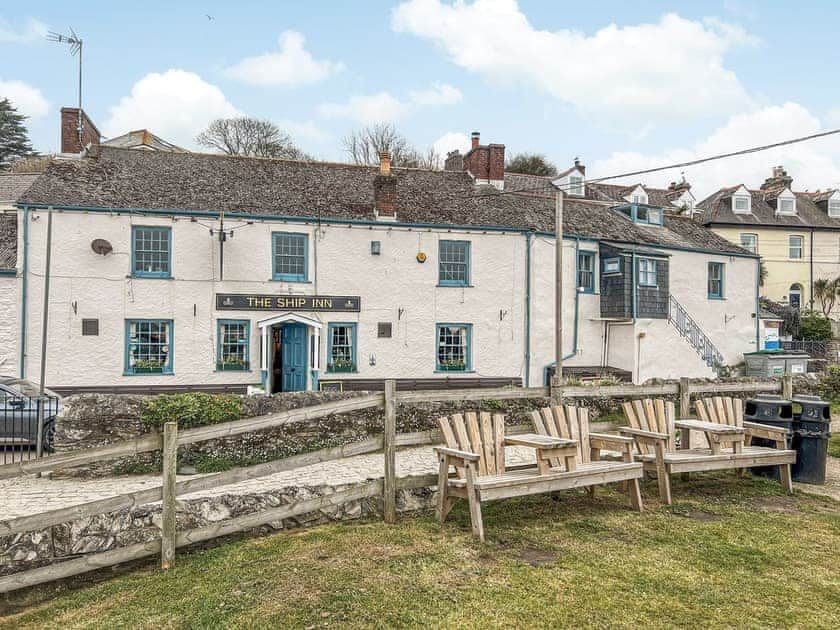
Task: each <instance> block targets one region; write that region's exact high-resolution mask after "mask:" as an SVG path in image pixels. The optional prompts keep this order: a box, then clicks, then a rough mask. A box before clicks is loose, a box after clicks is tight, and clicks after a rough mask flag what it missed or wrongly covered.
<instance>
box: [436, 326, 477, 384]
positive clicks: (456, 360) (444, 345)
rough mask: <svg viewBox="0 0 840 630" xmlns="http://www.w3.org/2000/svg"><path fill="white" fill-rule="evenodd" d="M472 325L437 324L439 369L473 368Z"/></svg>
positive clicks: (457, 370) (461, 369) (459, 370)
mask: <svg viewBox="0 0 840 630" xmlns="http://www.w3.org/2000/svg"><path fill="white" fill-rule="evenodd" d="M471 343H472V325H471V324H438V325H437V369H438V371H446V372H466V371H468V370H470V369H471V366H472V356H471Z"/></svg>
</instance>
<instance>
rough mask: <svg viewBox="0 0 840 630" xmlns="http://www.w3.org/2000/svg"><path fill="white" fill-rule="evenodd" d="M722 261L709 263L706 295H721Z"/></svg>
mask: <svg viewBox="0 0 840 630" xmlns="http://www.w3.org/2000/svg"><path fill="white" fill-rule="evenodd" d="M723 270H724V266H723V263H719V262H710V263H709V281H708V296H709V297H710V298H722V297H723Z"/></svg>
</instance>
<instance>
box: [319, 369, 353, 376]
mask: <svg viewBox="0 0 840 630" xmlns="http://www.w3.org/2000/svg"><path fill="white" fill-rule="evenodd" d="M358 373H359V370H338V371H337V372H331V371H329V370H327V371H325V372H324V374H329V375H330V376H336V375H338V374H358Z"/></svg>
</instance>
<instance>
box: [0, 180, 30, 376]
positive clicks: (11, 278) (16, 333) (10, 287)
mask: <svg viewBox="0 0 840 630" xmlns="http://www.w3.org/2000/svg"><path fill="white" fill-rule="evenodd" d="M38 175H39V174H38V173H0V375H7V376H12V375H14V373H15V371H16V368H17V366H18V365H19V362H20V356H19V346H18V339H19V338H20V301H21V295H20V291H21V281H20V277H19V274H18V268H19V266H20V265H19V257H18V248H19V241H20V240H22V239H21V238H20V237H19V230H18V216H17V209H16V208H15V207H14V203H15V201H17V200H18V199H19V198H20V196H21V195H22V194H23V193H24V192H26V190H27V189H28V188H29V187H30V186H31V185H32V183H33V182H34V181H35V180H36V179H37V177H38Z"/></svg>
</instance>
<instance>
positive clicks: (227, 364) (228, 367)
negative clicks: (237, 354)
mask: <svg viewBox="0 0 840 630" xmlns="http://www.w3.org/2000/svg"><path fill="white" fill-rule="evenodd" d="M216 369H217V370H219V371H221V372H247V371H248V370H249V369H250V366H249V365H248V362H247V361H241V360H239V361H237V360H233V361H217V362H216Z"/></svg>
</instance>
